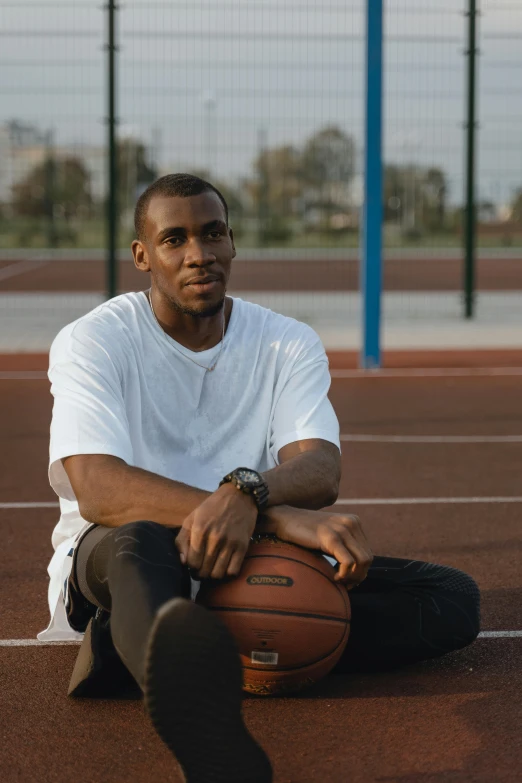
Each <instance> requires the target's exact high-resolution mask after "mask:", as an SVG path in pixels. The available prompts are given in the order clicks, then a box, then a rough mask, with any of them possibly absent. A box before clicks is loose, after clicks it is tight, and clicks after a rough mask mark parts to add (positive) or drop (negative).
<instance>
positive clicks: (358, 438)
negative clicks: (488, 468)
mask: <svg viewBox="0 0 522 783" xmlns="http://www.w3.org/2000/svg"><path fill="white" fill-rule="evenodd" d="M341 440H342V441H348V442H351V443H522V435H366V434H354V435H341Z"/></svg>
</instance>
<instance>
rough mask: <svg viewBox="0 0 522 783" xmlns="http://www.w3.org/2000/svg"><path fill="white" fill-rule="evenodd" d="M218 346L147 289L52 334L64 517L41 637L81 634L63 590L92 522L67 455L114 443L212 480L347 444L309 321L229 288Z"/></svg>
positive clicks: (175, 471) (116, 452)
mask: <svg viewBox="0 0 522 783" xmlns="http://www.w3.org/2000/svg"><path fill="white" fill-rule="evenodd" d="M219 350H220V346H219V345H216V346H215V347H214V348H211V349H210V350H207V351H201V352H199V353H195V352H193V351H190V350H189V349H187V348H185V347H184V346H182V345H180V344H179V343H177V342H175V341H174V340H173V339H172V338H171V337H169V336H168V335H167V334H166V333H165V332H164V331H163V330H162V329H161V327H160V326H159V325H158V324H157V323H156V321H155V319H154V317H153V315H152V312H151V309H150V306H149V303H148V300H147V297H146V295H145V294H144V293H143V292H140V293H129V294H123V295H122V296H117V297H116V298H114V299H111V300H110V301H108V302H105V303H104V304H102V305H100V306H99V307H97V308H96V309H94V310H93V311H92V312H90V313H88V314H87V315H85V316H83V317H82V318H80V319H78V320H77V321H75V322H74V323H72V324H69V325H68V326H66V327H65V328H64V329H62V330H61V332H60V333H59V334H58V335H57V337H56V338H55V340H54V342H53V344H52V347H51V352H50V362H49V379H50V381H51V384H52V386H51V392H52V394H53V396H54V407H53V416H52V423H51V442H50V459H49V481H50V484H51V486H52V488H53V489H54V491H55V492H56V494H57V495H58V497H59V498H60V510H61V516H60V520H59V522H58V524H57V525H56V527H55V529H54V531H53V535H52V543H53V547H54V549H55V553H54V556H53V558H52V560H51V562H50V564H49V568H48V573H49V576H50V585H49V609H50V613H51V622H50V624H49V627H48V628H47V629H46V630H45V631H43V632H42V633H40V634H39V635H38V638H39V639H46V640H58V639H61V640H63V639H81V638H82V634H78V633H76V632H75V631H74V630H73V629H72V628H71V627H70V626H69V624H68V622H67V618H66V615H65V606H64V590H65V582H66V580H67V578H68V576H69V573H70V568H71V563H72V553H73V550H74V546H75V543H76V541H77V539H78V538H79V536H80V535H81V533H82V532H83V531H84V530H86V529H87V527H88V526H89V523H88V522H86V521H85V520H84V519H82V517H81V516H80V513H79V510H78V503H77V501H76V497H75V495H74V492H73V489H72V487H71V484H70V482H69V479H68V477H67V474H66V472H65V470H64V468H63V465H62V463H61V459H63V458H64V457H68V456H71V455H73V454H111V455H113V456H115V457H119V458H120V459H122V460H124V461H125V462H126V463H127V464H128V465H133V466H135V467H139V468H143V469H145V470H149V471H152V472H153V473H157V474H158V475H160V476H165V477H167V478H170V479H174V480H176V481H181V482H183V483H185V484H189V485H190V486H193V487H198V488H199V489H204V490H207V491H211V492H212V491H214V490H216V489H217V487H218V485H219V482H220V481H221V479H222V478H223V476H225V475H226V474H227V473H229V472H230V471H231V470H233V469H234V468H237V467H240V466H245V467H249V468H253V469H255V470H258V471H265V470H268V469H269V468H273V467H275V466H276V465H277V464H278V452H279V450H280V449H281V448H282V447H283V446H286V445H287V444H288V443H292V442H294V441H298V440H303V439H306V438H322V439H323V440H327V441H330V442H332V443H335V444H336V445H337V446H339V424H338V421H337V418H336V416H335V413H334V411H333V408H332V406H331V404H330V402H329V400H328V397H327V394H328V390H329V387H330V374H329V371H328V360H327V357H326V354H325V352H324V348H323V346H322V344H321V341H320V339H319V337H318V336H317V334H316V333H315V332H314V331H313V330H312V329H311V328H310V327H309V326H307V325H306V324H303V323H300V322H299V321H296V320H294V319H293V318H287V317H286V316H283V315H279V314H277V313H274V312H272V311H271V310H268V309H266V308H264V307H260V306H259V305H256V304H251V303H249V302H245V301H243V300H241V299H237V298H233V307H232V313H231V317H230V321H229V325H228V329H227V332H226V335H225V338H224V342H223V348H222V353H221V356H220V358H219V361H218V363H217V366H216V368H215V370H214V371H213V372H207V371H206V370H205V369H203V368H201V367H198V366H197V365H196V364H194V362H192V361H190V359H189V358H187V357H189V356H190V357H192V358H193V359H195V360H196V361H197V362H200V363H201V364H202V365H206V366H210V365H211V364H212V363H213V361H214V359H215V358H216V356H217V353H218V351H219Z"/></svg>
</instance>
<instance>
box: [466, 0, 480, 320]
mask: <svg viewBox="0 0 522 783" xmlns="http://www.w3.org/2000/svg"><path fill="white" fill-rule="evenodd" d="M466 13H467V16H468V48H467V50H466V54H467V57H468V94H467V118H466V207H465V211H464V220H465V223H464V242H465V255H464V315H465V317H466V318H473V315H474V310H475V266H476V259H475V243H476V210H475V135H476V134H475V130H476V119H475V89H476V87H475V83H476V80H475V68H476V59H477V46H476V33H477V7H476V0H469V6H468V10H467V12H466Z"/></svg>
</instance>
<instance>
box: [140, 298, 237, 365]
mask: <svg viewBox="0 0 522 783" xmlns="http://www.w3.org/2000/svg"><path fill="white" fill-rule="evenodd" d="M149 304H150V309H151V310H152V315H153V316H154V320H155V321H156V323H157V324H158V326H159V328H160V329H161V331H162V332H163V334H164V335H165V337H167V338H169V335H168V334H167V333H166V332H165V330H164V328H163V327H162V325H161V324H160V322H159V321H158V318H157V316H156V313H155V312H154V307H153V306H152V290H151V289H149ZM224 339H225V303H224V302H223V331H222V333H221V342H220V345H221V347H220V349H219V353H218V355H217V358H216V361H215V362H214V364H211V366H210V367H207V366H206V365H205V364H200V363H199V362H197V361H196V360H195V359H192V357H191V356H187V354H186V353H185V352H184V351H180V350H179V348H178V347H177V346H176V345H175V341H174V340H173V339H172V338H170V339H169V342H170V343H171V345H172V347H173V348H174V349H175V350H176V351H177V352H178V353H180V354H181V355H182V356H184V357H185V359H188V360H189V361H190V362H192V363H193V364H197V366H198V367H201V368H202V369H203V370H206V371H207V372H212V371H213V370H214V369H215V367H216V364H217V363H218V361H219V357H220V356H221V351H222V350H223V340H224Z"/></svg>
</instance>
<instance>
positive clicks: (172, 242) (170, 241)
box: [165, 237, 181, 245]
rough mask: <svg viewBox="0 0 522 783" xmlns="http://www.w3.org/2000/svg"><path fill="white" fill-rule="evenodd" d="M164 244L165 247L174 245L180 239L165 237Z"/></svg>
mask: <svg viewBox="0 0 522 783" xmlns="http://www.w3.org/2000/svg"><path fill="white" fill-rule="evenodd" d="M165 242H166V243H167V245H172V244H174V243H177V242H181V237H167V239H166V240H165Z"/></svg>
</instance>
